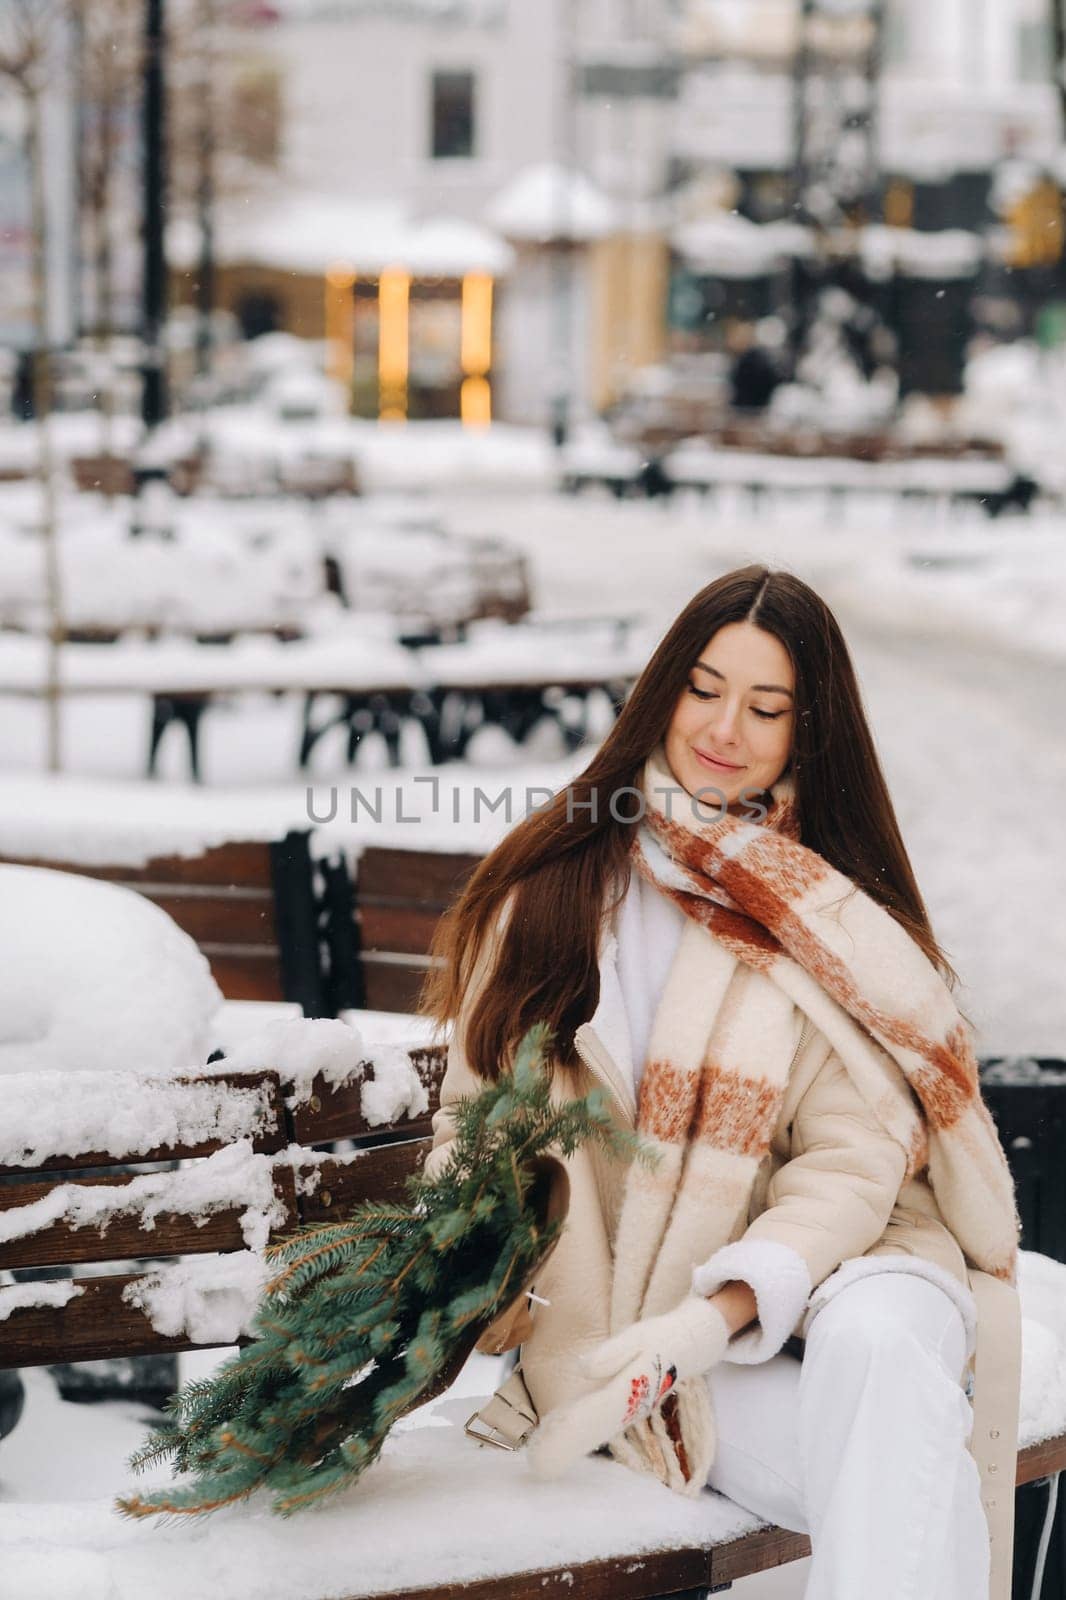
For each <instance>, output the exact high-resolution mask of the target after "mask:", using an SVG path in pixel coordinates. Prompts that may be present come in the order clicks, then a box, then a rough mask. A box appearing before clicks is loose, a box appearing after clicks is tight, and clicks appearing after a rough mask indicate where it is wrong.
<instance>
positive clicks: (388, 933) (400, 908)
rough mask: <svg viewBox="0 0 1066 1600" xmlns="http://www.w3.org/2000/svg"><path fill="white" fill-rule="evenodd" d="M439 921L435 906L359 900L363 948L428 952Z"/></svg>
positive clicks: (413, 952) (438, 913)
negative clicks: (381, 903)
mask: <svg viewBox="0 0 1066 1600" xmlns="http://www.w3.org/2000/svg"><path fill="white" fill-rule="evenodd" d="M439 921H440V911H439V910H438V909H437V908H436V907H433V908H432V909H426V908H425V907H423V906H404V905H376V904H369V905H368V904H367V902H366V901H365V900H361V901H360V902H359V934H360V945H361V946H362V949H363V950H389V951H395V952H398V953H399V954H401V955H412V956H425V955H428V954H429V945H430V940H431V939H432V938H433V932H434V929H435V928H436V926H437V923H438V922H439Z"/></svg>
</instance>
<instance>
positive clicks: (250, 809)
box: [0, 492, 1066, 1055]
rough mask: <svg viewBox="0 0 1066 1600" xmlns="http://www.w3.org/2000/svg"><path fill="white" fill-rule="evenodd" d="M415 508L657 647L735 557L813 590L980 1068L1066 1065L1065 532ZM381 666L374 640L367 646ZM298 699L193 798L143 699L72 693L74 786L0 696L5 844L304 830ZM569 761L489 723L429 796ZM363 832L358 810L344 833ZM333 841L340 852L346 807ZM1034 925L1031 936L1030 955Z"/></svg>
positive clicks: (343, 657)
mask: <svg viewBox="0 0 1066 1600" xmlns="http://www.w3.org/2000/svg"><path fill="white" fill-rule="evenodd" d="M422 510H423V513H424V514H431V515H433V516H434V517H438V518H439V519H440V520H441V521H442V522H443V523H444V524H445V525H446V526H454V527H456V528H458V529H461V530H463V531H464V532H466V533H470V534H474V535H479V534H480V535H485V534H492V535H495V536H502V537H504V538H506V539H507V540H508V541H510V542H512V543H513V544H515V545H516V546H517V547H518V548H519V549H521V550H522V551H523V552H524V553H525V555H526V556H527V559H528V562H529V566H530V573H531V582H532V590H533V598H534V604H535V606H536V607H537V608H538V609H539V610H541V611H544V612H546V613H549V614H552V615H554V616H556V617H565V616H567V615H569V616H574V617H587V616H589V615H597V616H603V615H605V614H609V613H616V614H620V615H626V616H632V615H637V616H640V617H641V618H642V619H643V624H644V626H643V628H642V630H641V631H642V632H643V633H644V636H645V637H646V638H647V639H649V640H651V639H654V637H655V636H656V634H657V633H658V632H659V631H660V630H661V629H662V627H664V626H665V624H666V622H667V621H668V620H669V618H670V616H671V615H672V614H673V612H674V610H676V609H677V608H679V607H680V606H681V605H682V604H683V603H684V602H685V601H686V600H687V599H688V598H689V596H690V595H691V594H692V593H693V592H694V591H695V589H696V588H698V587H699V586H700V585H701V584H703V583H705V582H707V581H709V579H710V578H712V577H713V576H715V575H717V574H718V573H720V572H723V571H726V570H728V569H729V568H730V567H732V566H737V565H740V564H742V563H744V562H747V561H751V560H762V559H765V560H767V561H769V562H771V563H780V564H782V565H784V566H786V567H788V568H789V569H790V570H792V571H794V572H796V573H797V574H798V575H799V576H800V577H802V578H804V579H805V580H806V581H808V582H810V583H811V584H813V585H814V587H815V588H817V589H819V592H821V593H822V594H823V595H824V596H825V597H826V599H827V600H828V601H829V603H830V605H832V606H834V608H835V609H836V612H837V615H838V618H839V620H840V622H841V625H842V627H843V629H844V632H845V636H846V637H847V639H848V641H849V644H850V646H851V648H852V651H853V654H854V658H855V661H856V666H857V670H858V673H859V677H860V681H861V683H862V686H863V689H864V693H865V696H866V700H867V703H868V706H869V710H870V714H871V719H872V725H873V730H874V735H875V738H876V740H877V743H878V747H879V749H880V751H881V755H882V760H883V763H884V766H885V769H886V773H887V776H888V780H889V785H890V788H891V790H892V793H893V796H894V799H895V801H896V806H897V811H898V814H899V817H900V822H901V826H902V829H903V833H904V838H905V840H906V842H907V844H908V847H909V849H910V851H911V854H912V858H913V861H914V866H915V870H916V873H917V876H918V881H919V884H920V886H921V888H922V891H923V894H924V896H925V898H926V901H927V904H928V907H929V910H930V914H931V916H932V918H933V922H934V925H935V927H936V929H937V931H938V933H939V936H940V937H941V939H942V940H943V942H944V944H945V945H946V947H947V949H948V952H949V959H951V960H952V962H953V964H954V965H955V966H956V968H957V970H958V972H959V974H960V977H961V979H962V982H963V985H964V988H963V991H962V993H961V995H960V999H961V1003H962V1005H963V1007H964V1009H966V1010H967V1012H968V1013H969V1014H970V1015H971V1016H972V1017H973V1019H974V1021H975V1022H976V1023H977V1024H978V1028H979V1042H980V1047H981V1050H982V1053H984V1054H1000V1053H1017V1052H1025V1051H1029V1052H1032V1053H1034V1054H1044V1055H1061V1054H1063V1053H1066V999H1064V997H1063V994H1062V990H1061V987H1060V986H1059V985H1057V984H1055V983H1052V982H1049V981H1048V976H1047V975H1048V974H1049V973H1052V972H1056V971H1059V970H1062V968H1063V966H1064V965H1066V922H1064V921H1063V919H1062V918H1061V917H1059V916H1056V915H1053V914H1049V911H1048V907H1049V906H1054V905H1055V904H1058V903H1061V899H1062V897H1063V896H1064V895H1066V852H1064V851H1063V850H1062V848H1061V840H1060V838H1059V836H1058V834H1059V826H1060V818H1061V815H1062V801H1061V796H1062V793H1063V785H1064V782H1066V719H1064V718H1063V715H1062V711H1061V707H1062V705H1063V704H1064V703H1066V530H1064V529H1063V528H1062V526H1061V525H1060V524H1058V523H1055V522H1051V521H1049V520H1047V519H1045V520H1043V521H1041V522H1038V523H1036V524H1035V525H1030V524H1028V523H1027V524H1025V525H1022V526H1019V525H1018V524H1008V525H998V526H995V527H994V528H992V529H990V528H989V526H988V524H987V523H986V522H985V521H984V519H983V518H981V517H980V516H979V515H975V516H972V517H969V518H965V519H960V520H959V521H958V522H956V523H949V524H947V525H936V524H934V525H932V526H930V525H929V522H928V520H927V519H926V518H924V517H923V516H922V515H920V514H915V513H913V512H906V513H905V512H902V511H901V512H900V514H899V515H898V516H897V517H896V518H895V519H893V520H892V521H888V519H886V521H885V523H884V524H882V525H879V526H876V527H869V526H868V525H864V524H862V523H847V524H844V525H841V526H831V527H828V528H827V527H826V526H825V525H824V523H822V522H821V521H820V519H818V518H817V517H816V515H815V514H814V508H810V507H808V508H803V507H800V508H797V509H796V510H792V509H791V507H790V504H789V500H788V498H787V497H782V498H781V499H780V501H778V502H775V501H771V502H770V504H769V505H768V506H767V508H766V511H765V514H764V516H763V518H762V519H761V520H760V522H759V523H755V522H754V521H752V520H750V519H748V518H746V517H744V516H743V514H742V511H741V508H738V510H737V513H736V514H735V515H726V516H719V515H714V514H712V513H711V512H710V511H709V510H708V509H707V508H706V507H705V506H703V505H702V504H701V503H700V502H698V501H697V500H694V499H693V500H683V501H680V502H678V503H677V504H675V505H673V506H670V507H664V506H661V505H656V504H651V505H649V504H646V503H644V504H641V503H637V504H622V505H619V504H616V503H614V502H611V501H609V500H607V499H605V498H601V497H595V498H593V497H589V498H584V497H582V498H578V499H573V498H569V497H566V496H559V495H548V494H525V495H515V496H504V495H501V494H499V493H492V494H485V493H473V494H466V495H457V494H455V493H449V492H441V493H440V494H439V495H436V496H433V497H431V498H430V499H429V500H427V501H424V502H423V504H422ZM347 627H348V629H349V630H350V631H349V632H348V634H347V635H346V636H341V637H339V638H337V639H336V641H335V642H334V643H332V644H331V645H330V646H329V650H330V656H329V659H330V660H331V662H332V663H333V666H334V668H337V667H338V666H343V664H344V663H345V662H346V661H349V660H350V661H351V662H353V663H358V662H360V661H362V659H363V656H362V653H361V652H360V651H357V650H356V643H355V642H356V640H357V639H358V621H357V619H353V620H352V622H350V623H349V624H347ZM564 639H565V628H564V629H563V630H562V631H561V633H560V634H559V635H551V636H549V638H548V642H547V643H546V644H545V645H544V646H543V647H542V648H543V649H545V650H551V651H554V658H555V659H558V652H559V649H560V647H561V646H562V643H563V640H564ZM349 641H351V642H349ZM97 648H99V647H97ZM145 648H147V649H149V650H150V649H151V647H143V646H142V647H140V649H141V650H143V649H145ZM286 648H287V649H295V648H297V647H294V646H289V647H286ZM122 651H123V647H122V646H110V647H108V653H109V655H111V654H113V653H115V652H117V653H118V659H117V660H116V661H115V665H114V666H113V667H112V668H111V669H110V672H111V675H112V679H113V680H114V679H118V680H119V681H121V679H120V674H121V672H122V670H123V667H122ZM283 653H284V652H283ZM377 653H378V647H377V646H376V644H375V645H373V646H371V647H370V655H371V656H375V655H376V654H377ZM453 653H454V652H453ZM126 659H127V660H128V663H129V666H128V673H129V677H128V681H130V682H131V684H132V683H135V682H136V681H137V677H136V674H137V671H138V670H139V669H138V662H139V659H140V658H139V655H138V654H137V653H135V652H133V651H132V647H131V652H130V654H129V655H128V656H127V658H126ZM300 707H301V701H300V697H299V695H297V694H292V695H288V696H283V697H282V698H280V699H268V698H266V697H263V696H254V695H248V696H243V695H238V696H236V697H234V698H231V699H227V700H226V701H224V702H222V703H221V704H220V705H219V706H218V707H217V708H214V709H212V710H210V711H209V712H208V714H207V716H206V717H205V721H204V729H203V741H202V742H203V751H204V772H205V778H206V784H205V786H204V788H202V789H200V790H197V789H195V788H192V789H190V787H189V785H188V782H187V772H188V767H187V756H186V751H185V749H184V746H183V740H182V738H181V730H178V729H174V730H171V733H170V734H169V735H168V736H167V738H166V739H165V740H164V744H163V747H162V751H161V763H162V773H163V778H164V780H167V781H160V782H157V783H155V784H151V783H146V782H144V781H142V778H141V774H142V773H143V770H144V766H143V764H144V758H145V750H146V736H147V726H148V720H149V705H148V702H147V700H146V699H145V698H144V697H143V696H142V695H137V694H133V693H131V694H129V695H123V694H109V695H108V696H107V698H106V699H105V698H100V697H93V696H91V695H87V696H84V697H80V696H79V697H78V698H76V699H74V700H72V701H71V702H69V703H68V705H67V707H66V710H65V749H66V752H67V776H66V777H65V778H64V779H63V780H61V781H60V782H59V783H58V784H48V783H39V782H38V780H37V779H36V778H35V777H34V774H35V773H39V772H40V769H41V765H42V759H43V747H44V741H43V714H42V711H41V707H40V705H39V704H37V703H34V702H33V701H29V700H25V699H20V698H17V697H12V696H7V697H4V696H3V695H2V694H0V727H2V730H3V739H2V748H3V752H4V757H3V767H4V770H3V772H0V852H3V851H10V852H12V853H16V852H18V851H22V852H23V853H26V850H27V848H28V846H30V845H35V846H37V847H38V848H37V850H36V853H39V854H51V855H53V856H58V857H63V856H64V854H66V855H67V856H69V855H70V852H71V850H72V849H73V852H74V859H77V858H78V857H77V851H78V849H79V848H81V849H84V848H86V846H85V842H84V836H85V834H86V833H91V832H92V831H93V817H94V816H98V820H99V824H100V827H101V828H102V829H103V831H104V833H106V832H108V831H110V832H112V833H118V834H121V833H123V832H124V831H125V832H126V833H127V834H128V833H129V830H130V829H133V828H136V829H138V831H139V830H140V828H141V826H142V825H143V828H144V829H145V834H144V837H145V839H149V838H151V837H152V836H153V830H154V831H155V836H156V837H157V838H158V839H159V840H160V841H162V843H161V844H160V848H165V847H166V846H165V841H166V839H167V838H168V837H172V835H173V831H174V828H175V827H178V826H180V831H181V833H182V835H183V836H184V837H186V838H188V837H189V836H190V835H192V836H195V834H196V831H197V828H202V829H203V833H204V837H205V838H206V837H208V836H214V835H217V832H218V828H219V826H221V827H223V828H224V829H228V830H229V836H230V837H233V836H235V833H234V830H236V832H238V833H242V832H243V833H245V834H247V835H248V836H251V837H263V836H264V830H266V832H267V833H270V832H274V831H276V830H277V829H278V828H279V827H281V826H301V825H306V820H307V790H306V784H305V783H304V782H303V781H301V779H300V777H299V775H298V772H297V770H296V764H295V755H296V750H297V747H298V743H299V719H300ZM410 732H411V737H406V736H405V740H404V745H403V749H404V767H403V768H402V769H400V770H399V771H395V772H388V773H387V774H382V773H380V772H379V774H378V776H380V777H383V778H386V779H387V784H388V787H389V788H390V789H392V788H393V787H394V786H395V785H397V784H398V785H400V786H401V787H402V788H405V789H406V790H407V791H408V792H409V793H410V792H411V779H412V778H413V777H414V776H417V775H423V776H424V775H425V774H426V773H427V772H428V771H429V769H428V768H427V766H426V763H425V748H424V745H422V743H421V741H420V737H419V736H418V735H417V732H416V730H411V731H410ZM381 759H382V751H381V749H380V747H379V746H378V745H377V744H376V741H375V740H374V739H370V740H368V746H367V749H366V751H365V753H362V752H361V753H360V756H359V758H358V762H357V765H356V767H355V768H354V769H348V768H347V767H346V765H345V761H344V755H343V737H342V733H341V730H337V736H336V737H335V736H334V735H332V734H330V735H327V736H326V738H325V739H324V740H323V741H322V743H321V745H320V746H318V747H317V748H316V749H315V751H314V753H313V756H312V762H311V781H312V782H313V783H314V785H315V796H316V798H315V811H316V813H317V814H318V815H324V814H327V801H328V794H329V790H330V787H331V786H332V785H334V784H340V785H341V786H342V787H343V785H344V784H346V783H347V784H352V783H356V784H359V783H363V784H364V786H365V785H366V784H367V783H369V781H370V775H371V772H372V771H373V769H374V768H375V767H376V766H377V767H380V762H381ZM574 770H577V765H576V764H575V761H574V759H573V758H567V757H565V756H564V753H563V751H562V749H561V748H560V747H559V745H558V743H557V740H556V738H555V735H554V730H552V729H551V728H550V727H548V726H546V725H545V726H544V727H542V728H540V729H538V730H535V732H534V734H533V735H532V736H531V738H530V741H529V743H528V745H527V746H526V747H525V748H524V749H522V750H521V751H519V750H517V749H515V748H514V747H513V746H512V745H511V743H510V741H509V740H508V739H507V737H506V735H504V734H503V733H502V732H501V731H500V730H498V729H486V730H485V731H484V732H483V733H481V734H478V735H475V738H474V741H473V743H472V745H471V748H470V752H469V757H468V762H467V763H458V764H456V763H450V764H448V765H447V766H445V767H442V768H440V769H439V772H440V776H441V778H442V781H443V782H444V783H445V784H454V783H458V784H459V785H460V786H463V785H469V784H470V783H471V782H472V781H473V779H474V776H475V775H476V776H477V778H478V779H480V780H483V781H485V782H486V783H488V784H489V785H490V786H491V783H492V782H493V781H495V783H496V785H497V787H498V786H499V784H500V783H503V782H505V781H511V782H513V783H514V784H515V786H516V787H520V786H524V785H525V784H526V783H538V782H545V783H548V784H551V785H553V786H557V785H558V784H560V783H561V782H563V781H565V777H566V775H567V774H568V773H569V772H572V771H574ZM83 780H91V781H89V782H88V783H86V782H85V781H83ZM115 784H118V785H119V786H120V787H117V788H113V787H112V786H113V785H115ZM415 793H416V794H418V793H420V791H418V790H416V791H415ZM64 795H66V796H67V797H68V798H67V800H66V801H65V800H64ZM416 804H417V802H416ZM462 815H463V820H464V826H463V827H462V828H461V829H457V830H455V832H454V834H453V838H452V840H449V838H448V834H447V822H446V821H441V822H440V823H439V824H438V826H437V828H436V830H435V833H436V835H437V837H438V843H437V848H449V847H451V848H471V847H472V845H475V844H476V842H477V839H478V838H479V837H483V838H484V839H486V840H487V839H490V838H491V837H493V836H494V834H495V831H496V826H495V822H494V820H493V819H491V818H485V819H484V823H483V828H482V830H481V832H480V833H479V830H478V829H476V828H474V829H471V826H470V810H469V807H468V806H467V807H465V808H464V810H463V813H462ZM118 817H121V818H122V819H124V820H123V823H122V825H121V826H117V824H116V819H117V818H118ZM198 818H199V819H201V820H200V821H199V822H198V821H197V819H198ZM223 819H225V820H223ZM365 827H366V823H365V818H364V819H363V821H362V822H361V825H360V837H363V836H364V829H365ZM395 831H396V830H395V829H394V830H393V833H394V835H395ZM400 832H401V834H403V833H404V830H403V829H401V830H400ZM328 833H329V836H330V839H331V841H332V842H333V843H334V844H342V845H343V844H344V842H345V837H346V836H345V828H344V813H343V808H342V812H341V815H340V817H339V818H338V820H337V821H335V822H334V823H332V824H331V825H330V827H329V829H328ZM79 835H81V836H82V843H81V844H80V846H79V845H78V843H77V839H78V836H79ZM349 836H350V835H349ZM72 840H73V841H74V843H73V844H72V843H71V841H72ZM419 842H425V841H424V839H422V838H421V837H420V841H419ZM31 853H32V852H31ZM1034 926H1037V927H1040V928H1041V947H1040V954H1039V959H1034V951H1033V945H1032V929H1033V928H1034Z"/></svg>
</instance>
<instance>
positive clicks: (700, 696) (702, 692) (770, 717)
mask: <svg viewBox="0 0 1066 1600" xmlns="http://www.w3.org/2000/svg"><path fill="white" fill-rule="evenodd" d="M688 691H689V694H691V695H695V697H696V699H697V700H717V699H718V696H717V695H716V694H715V693H714V692H713V691H712V690H710V689H697V687H696V685H695V684H694V683H690V684H689V686H688ZM751 709H752V710H753V711H754V712H755V715H756V716H757V717H762V718H763V719H764V720H765V721H766V722H775V721H776V720H777V718H778V717H783V716H784V714H785V713H784V712H783V711H760V710H759V709H758V707H757V706H752V708H751Z"/></svg>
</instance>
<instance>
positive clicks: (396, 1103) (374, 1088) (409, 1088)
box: [359, 1044, 429, 1128]
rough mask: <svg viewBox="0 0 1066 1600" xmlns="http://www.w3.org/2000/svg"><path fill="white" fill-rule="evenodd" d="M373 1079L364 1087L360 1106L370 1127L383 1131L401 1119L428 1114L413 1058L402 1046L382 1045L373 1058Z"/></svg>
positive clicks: (426, 1102)
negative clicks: (385, 1127) (384, 1126)
mask: <svg viewBox="0 0 1066 1600" xmlns="http://www.w3.org/2000/svg"><path fill="white" fill-rule="evenodd" d="M372 1065H373V1077H371V1078H369V1079H368V1080H367V1081H366V1082H364V1084H363V1088H362V1092H361V1094H360V1098H359V1105H360V1108H361V1110H362V1113H363V1116H364V1118H365V1120H366V1122H367V1125H368V1126H369V1127H371V1128H377V1127H380V1126H381V1125H382V1124H383V1123H389V1122H398V1121H399V1119H400V1118H401V1117H421V1116H424V1115H425V1114H426V1112H427V1111H428V1110H429V1096H428V1095H427V1094H426V1089H425V1085H424V1084H423V1082H422V1080H421V1078H420V1077H419V1076H418V1073H417V1072H416V1071H415V1069H414V1065H413V1063H412V1061H411V1057H410V1056H409V1055H408V1054H407V1051H406V1050H405V1049H404V1048H403V1047H402V1045H397V1044H393V1045H380V1046H378V1048H377V1049H376V1050H375V1051H374V1055H373V1061H372Z"/></svg>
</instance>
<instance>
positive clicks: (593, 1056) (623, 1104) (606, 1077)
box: [574, 1022, 637, 1128]
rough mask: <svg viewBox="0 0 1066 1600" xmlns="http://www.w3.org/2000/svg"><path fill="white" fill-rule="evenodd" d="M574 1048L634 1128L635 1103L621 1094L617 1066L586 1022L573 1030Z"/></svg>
mask: <svg viewBox="0 0 1066 1600" xmlns="http://www.w3.org/2000/svg"><path fill="white" fill-rule="evenodd" d="M582 1034H584V1036H585V1037H584V1040H583V1039H582V1037H581V1036H582ZM574 1049H575V1050H576V1051H577V1054H578V1055H579V1056H580V1058H581V1060H582V1061H583V1062H584V1064H585V1066H586V1067H587V1068H588V1069H589V1071H590V1072H591V1073H592V1075H593V1077H594V1078H596V1079H597V1080H598V1081H599V1082H600V1083H602V1084H603V1085H604V1086H605V1088H606V1089H607V1090H608V1092H609V1093H610V1095H611V1098H612V1099H613V1100H614V1102H615V1104H616V1105H617V1106H618V1108H619V1110H620V1111H621V1112H622V1114H623V1116H624V1117H625V1120H626V1122H627V1123H628V1125H629V1126H630V1127H631V1128H635V1127H636V1125H637V1108H636V1105H635V1103H634V1104H631V1103H630V1102H629V1100H628V1099H627V1098H626V1097H625V1096H624V1095H623V1094H622V1092H621V1090H620V1088H619V1082H620V1079H619V1075H618V1068H617V1066H616V1065H615V1063H614V1061H613V1059H612V1058H611V1056H610V1055H609V1054H608V1052H607V1050H606V1049H605V1048H604V1046H603V1044H602V1042H601V1040H600V1039H598V1038H597V1036H596V1034H595V1032H594V1031H593V1030H592V1028H591V1027H590V1026H589V1024H588V1023H587V1022H583V1023H582V1024H581V1026H580V1027H579V1028H577V1029H576V1030H575V1032H574Z"/></svg>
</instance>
